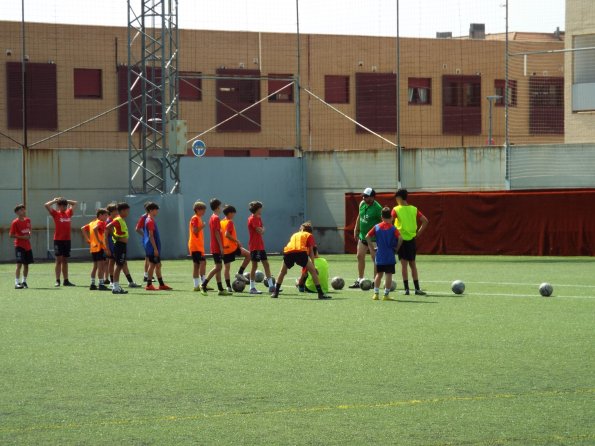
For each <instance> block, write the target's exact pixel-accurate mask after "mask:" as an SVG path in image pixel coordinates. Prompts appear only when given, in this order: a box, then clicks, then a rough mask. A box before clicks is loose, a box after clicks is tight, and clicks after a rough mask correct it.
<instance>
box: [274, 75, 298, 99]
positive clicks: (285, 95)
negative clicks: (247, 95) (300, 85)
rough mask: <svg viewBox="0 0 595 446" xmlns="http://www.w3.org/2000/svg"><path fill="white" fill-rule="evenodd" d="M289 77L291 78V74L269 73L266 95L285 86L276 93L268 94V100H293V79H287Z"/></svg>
mask: <svg viewBox="0 0 595 446" xmlns="http://www.w3.org/2000/svg"><path fill="white" fill-rule="evenodd" d="M290 78H293V75H292V74H269V82H268V84H269V90H268V91H269V93H268V95H271V94H273V93H274V92H275V91H277V90H279V89H281V88H283V87H284V86H286V88H283V89H282V90H281V91H279V92H278V93H277V94H274V95H272V96H269V102H293V83H292V82H293V81H291V80H288V79H290Z"/></svg>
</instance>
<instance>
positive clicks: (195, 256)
mask: <svg viewBox="0 0 595 446" xmlns="http://www.w3.org/2000/svg"><path fill="white" fill-rule="evenodd" d="M190 255H191V256H192V261H193V262H194V263H200V262H204V261H205V260H207V259H206V258H205V256H204V255H203V253H202V252H200V251H192V253H190Z"/></svg>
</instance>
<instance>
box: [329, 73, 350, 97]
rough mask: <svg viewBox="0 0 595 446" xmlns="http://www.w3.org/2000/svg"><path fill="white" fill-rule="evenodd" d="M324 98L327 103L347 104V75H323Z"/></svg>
mask: <svg viewBox="0 0 595 446" xmlns="http://www.w3.org/2000/svg"><path fill="white" fill-rule="evenodd" d="M324 100H325V101H326V102H328V103H329V104H349V76H338V75H332V74H329V75H326V76H324Z"/></svg>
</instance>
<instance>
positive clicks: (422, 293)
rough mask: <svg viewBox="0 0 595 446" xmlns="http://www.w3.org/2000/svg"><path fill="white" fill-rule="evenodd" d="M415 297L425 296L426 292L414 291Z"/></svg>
mask: <svg viewBox="0 0 595 446" xmlns="http://www.w3.org/2000/svg"><path fill="white" fill-rule="evenodd" d="M415 295H416V296H425V295H426V292H425V291H422V290H415Z"/></svg>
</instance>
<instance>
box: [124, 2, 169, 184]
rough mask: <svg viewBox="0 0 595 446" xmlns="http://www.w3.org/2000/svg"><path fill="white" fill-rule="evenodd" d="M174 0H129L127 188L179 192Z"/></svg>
mask: <svg viewBox="0 0 595 446" xmlns="http://www.w3.org/2000/svg"><path fill="white" fill-rule="evenodd" d="M177 56H178V0H128V158H129V162H128V177H129V186H128V188H129V193H130V194H131V195H134V194H151V193H158V194H167V193H170V194H171V193H178V192H179V186H180V178H179V158H178V157H176V156H174V154H173V153H174V152H173V151H171V150H170V148H169V144H168V135H167V133H168V124H169V123H171V122H172V121H175V120H176V119H177V117H178V69H177V67H178V65H177Z"/></svg>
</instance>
